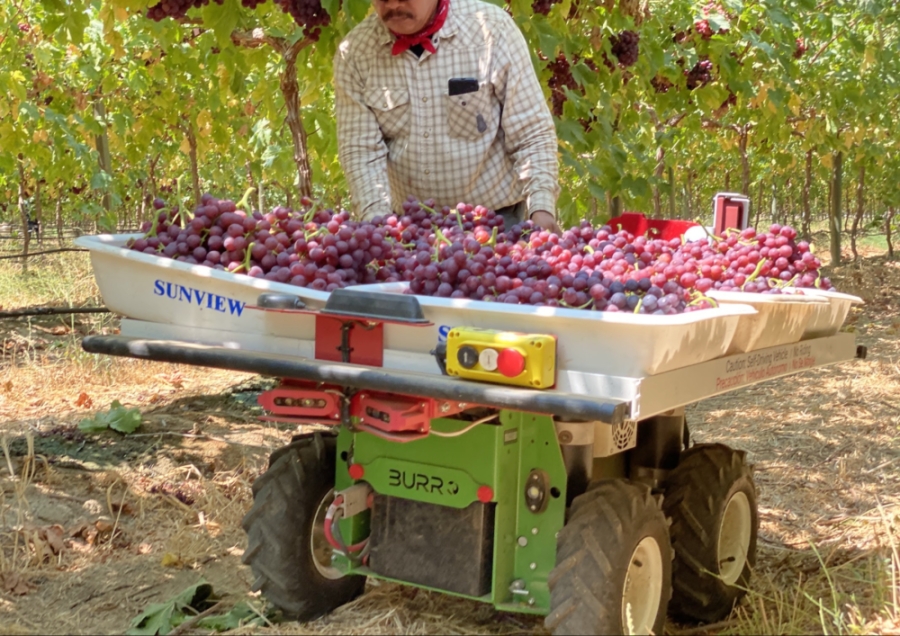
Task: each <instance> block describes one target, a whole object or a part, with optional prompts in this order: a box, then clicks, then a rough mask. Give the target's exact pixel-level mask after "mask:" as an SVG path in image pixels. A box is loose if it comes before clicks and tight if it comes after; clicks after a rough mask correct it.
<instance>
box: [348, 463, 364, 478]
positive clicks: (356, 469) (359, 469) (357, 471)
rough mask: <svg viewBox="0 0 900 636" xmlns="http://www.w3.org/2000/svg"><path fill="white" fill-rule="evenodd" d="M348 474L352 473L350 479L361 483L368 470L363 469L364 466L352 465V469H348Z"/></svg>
mask: <svg viewBox="0 0 900 636" xmlns="http://www.w3.org/2000/svg"><path fill="white" fill-rule="evenodd" d="M347 472H348V473H350V478H351V479H353V480H355V481H359V480H360V479H362V478H363V477H364V476H365V474H366V469H365V468H363V465H362V464H350V468H348V469H347Z"/></svg>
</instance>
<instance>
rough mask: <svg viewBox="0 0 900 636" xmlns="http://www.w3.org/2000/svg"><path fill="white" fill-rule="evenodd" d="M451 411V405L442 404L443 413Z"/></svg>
mask: <svg viewBox="0 0 900 636" xmlns="http://www.w3.org/2000/svg"><path fill="white" fill-rule="evenodd" d="M449 410H450V405H449V404H447V403H446V402H442V403H441V413H446V412H447V411H449Z"/></svg>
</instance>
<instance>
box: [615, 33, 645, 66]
mask: <svg viewBox="0 0 900 636" xmlns="http://www.w3.org/2000/svg"><path fill="white" fill-rule="evenodd" d="M640 40H641V36H640V35H639V34H638V33H637V32H635V31H622V32H621V33H619V34H617V35H612V36H610V40H609V41H610V44H611V45H612V54H613V55H615V56H616V59H618V60H619V64H621V65H622V66H623V67H625V68H628V67H629V66H633V65H634V64H636V63H637V61H638V53H639V51H640V46H639V42H640Z"/></svg>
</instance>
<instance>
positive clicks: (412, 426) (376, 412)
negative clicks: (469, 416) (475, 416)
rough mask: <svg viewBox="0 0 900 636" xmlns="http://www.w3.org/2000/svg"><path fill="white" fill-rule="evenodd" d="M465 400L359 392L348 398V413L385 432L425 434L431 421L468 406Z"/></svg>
mask: <svg viewBox="0 0 900 636" xmlns="http://www.w3.org/2000/svg"><path fill="white" fill-rule="evenodd" d="M472 406H473V405H471V404H466V403H465V402H450V401H447V400H434V399H431V398H416V397H412V396H399V395H390V394H380V393H373V392H369V391H362V392H360V393H357V394H356V395H354V396H353V398H352V399H351V401H350V415H351V416H354V417H358V418H359V419H360V422H361V423H362V424H363V425H364V426H366V427H368V428H372V429H376V430H379V431H384V432H385V433H419V434H421V433H428V431H430V430H431V420H433V419H435V418H438V417H451V416H453V415H456V414H457V413H460V412H461V411H464V410H466V409H468V408H471V407H472Z"/></svg>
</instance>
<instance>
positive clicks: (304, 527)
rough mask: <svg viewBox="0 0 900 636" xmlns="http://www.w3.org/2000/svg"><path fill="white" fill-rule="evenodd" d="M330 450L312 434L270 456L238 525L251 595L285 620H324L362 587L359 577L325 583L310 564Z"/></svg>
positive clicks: (330, 481)
mask: <svg viewBox="0 0 900 636" xmlns="http://www.w3.org/2000/svg"><path fill="white" fill-rule="evenodd" d="M335 447H336V440H335V438H334V437H333V436H323V435H320V434H316V435H314V436H311V437H308V438H305V439H300V440H297V441H295V442H293V443H291V444H290V445H288V446H286V447H284V448H280V449H278V450H277V451H275V452H274V453H273V454H272V457H271V461H270V466H269V470H267V471H266V472H265V473H264V474H263V475H262V476H260V477H259V478H258V479H257V480H256V481H255V482H253V507H252V508H251V509H250V512H248V513H247V514H246V516H245V517H244V520H243V522H242V524H241V525H242V526H243V528H244V530H245V531H246V533H247V550H246V551H245V552H244V557H243V562H244V563H245V564H247V565H249V566H250V568H251V570H252V571H253V575H254V577H255V581H254V583H253V590H254V591H257V590H259V591H261V592H262V594H263V596H264V597H265V598H266V599H268V601H269V602H270V603H272V604H273V605H274V606H275V607H277V608H278V609H279V610H281V612H282V613H283V615H284V617H285V618H287V619H291V620H299V621H308V620H312V619H314V618H317V617H319V616H323V615H325V614H327V613H329V612H331V611H332V610H334V609H335V608H337V607H339V606H341V605H343V604H344V603H347V602H349V601H351V600H353V599H354V598H356V597H357V596H359V595H360V594H362V591H363V588H364V587H365V584H366V578H365V577H364V576H346V577H343V578H338V579H329V578H327V577H325V576H323V575H322V574H321V573H320V572H319V570H318V569H317V568H316V566H315V564H314V562H313V558H314V557H313V555H312V551H311V548H310V541H311V532H312V529H313V522H314V520H315V516H316V512H317V511H318V508H319V505H320V504H321V502H322V500H323V499H324V498H325V497H326V495H327V494H328V492H329V491H330V490H331V489H332V488H334V475H335V452H336V451H335Z"/></svg>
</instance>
